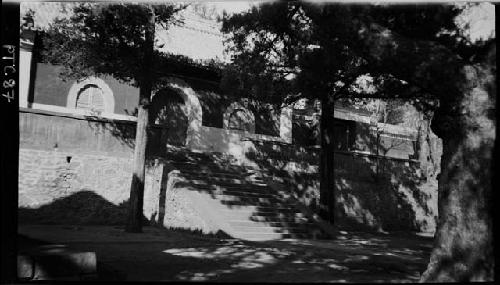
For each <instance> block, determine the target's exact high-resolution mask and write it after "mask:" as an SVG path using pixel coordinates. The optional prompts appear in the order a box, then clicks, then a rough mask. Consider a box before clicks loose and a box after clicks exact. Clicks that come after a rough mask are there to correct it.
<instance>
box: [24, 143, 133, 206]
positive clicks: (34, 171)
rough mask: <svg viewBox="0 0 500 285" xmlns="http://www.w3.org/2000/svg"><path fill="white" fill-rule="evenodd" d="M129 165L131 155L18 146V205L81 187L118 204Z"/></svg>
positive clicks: (127, 183)
mask: <svg viewBox="0 0 500 285" xmlns="http://www.w3.org/2000/svg"><path fill="white" fill-rule="evenodd" d="M68 157H71V160H70V162H68V161H67V158H68ZM131 165H132V161H131V158H124V157H116V156H106V155H95V154H92V155H91V154H83V153H74V152H61V151H57V150H52V151H50V150H49V151H47V150H36V149H27V148H22V147H21V148H20V149H19V203H18V206H19V207H27V208H37V207H39V206H41V205H44V204H48V203H50V202H52V201H54V200H55V199H57V198H62V197H66V196H69V195H71V194H74V193H76V192H78V191H82V190H90V191H93V192H95V193H96V194H98V195H100V196H102V197H103V198H105V199H106V200H108V201H110V202H112V203H114V204H119V203H121V202H123V201H125V200H127V199H128V196H129V192H128V189H129V187H130V181H131V180H130V179H131V175H130V174H131V173H132V172H131V171H132V169H131Z"/></svg>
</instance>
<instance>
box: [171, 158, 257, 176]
mask: <svg viewBox="0 0 500 285" xmlns="http://www.w3.org/2000/svg"><path fill="white" fill-rule="evenodd" d="M171 163H172V165H173V166H175V167H176V168H180V169H186V170H187V169H189V170H200V169H208V170H213V171H217V170H219V171H221V172H229V173H235V174H239V173H248V170H247V169H246V168H244V167H241V166H235V165H232V164H229V165H228V164H225V165H219V164H216V163H213V162H209V163H200V162H188V161H185V162H179V161H173V162H171Z"/></svg>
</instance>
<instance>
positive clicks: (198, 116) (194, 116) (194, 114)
mask: <svg viewBox="0 0 500 285" xmlns="http://www.w3.org/2000/svg"><path fill="white" fill-rule="evenodd" d="M164 80H165V81H166V82H167V84H166V85H165V87H164V88H163V89H161V90H159V91H158V92H156V93H155V94H154V95H153V98H152V99H151V101H152V108H154V105H155V102H156V100H160V101H161V100H162V99H160V97H161V96H158V95H161V94H162V93H161V92H162V90H164V92H167V93H168V92H170V93H175V95H174V97H176V98H177V99H163V100H174V102H177V103H175V104H176V105H177V106H179V107H176V108H177V112H180V111H182V116H183V118H182V119H180V120H182V121H180V120H178V121H177V123H178V125H177V126H178V127H179V128H180V127H181V126H182V129H179V130H178V131H179V133H180V134H182V137H183V138H184V139H183V140H181V139H180V136H178V138H177V139H174V140H177V143H178V144H181V145H183V146H190V143H191V141H193V140H196V136H197V134H198V133H199V131H200V130H201V126H202V109H201V104H200V101H199V100H198V96H197V95H196V92H195V91H194V90H193V89H192V88H191V87H190V86H189V85H188V84H187V83H186V82H184V81H183V80H181V79H178V78H174V77H170V78H167V79H164ZM167 97H168V96H167ZM181 101H182V103H181ZM181 105H182V106H181ZM160 106H161V104H160ZM159 109H161V108H159ZM159 111H160V110H155V111H153V110H151V111H150V123H151V124H153V123H155V121H156V120H157V119H159V121H161V116H160V117H158V114H160V113H159ZM153 112H155V114H156V115H151V114H152V113H153ZM179 124H181V125H179ZM167 137H168V135H167ZM163 141H165V140H163ZM166 141H167V142H168V139H167V140H166Z"/></svg>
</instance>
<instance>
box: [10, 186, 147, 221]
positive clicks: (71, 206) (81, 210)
mask: <svg viewBox="0 0 500 285" xmlns="http://www.w3.org/2000/svg"><path fill="white" fill-rule="evenodd" d="M127 214H128V200H127V201H124V202H122V203H120V204H119V205H115V204H113V203H111V202H109V201H108V200H106V199H105V198H104V197H102V196H100V195H98V194H96V193H95V192H93V191H91V190H81V191H78V192H76V193H73V194H71V195H69V196H66V197H63V198H59V199H56V200H54V201H52V202H51V203H48V204H45V205H43V206H41V207H39V208H36V209H33V208H24V207H21V208H19V209H18V220H19V223H20V224H71V225H124V224H125V219H126V217H127ZM143 219H144V222H146V224H147V219H146V217H144V218H143Z"/></svg>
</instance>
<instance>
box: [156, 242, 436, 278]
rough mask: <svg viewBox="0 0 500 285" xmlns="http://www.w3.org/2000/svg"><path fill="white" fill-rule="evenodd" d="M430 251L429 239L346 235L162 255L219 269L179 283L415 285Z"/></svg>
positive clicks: (189, 273)
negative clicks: (409, 284)
mask: <svg viewBox="0 0 500 285" xmlns="http://www.w3.org/2000/svg"><path fill="white" fill-rule="evenodd" d="M430 249H431V240H430V239H424V238H417V237H415V236H412V237H396V238H394V237H383V236H374V235H370V236H369V235H367V234H361V233H359V234H348V233H345V234H344V235H343V239H339V240H336V241H328V242H315V241H307V240H303V241H300V240H299V241H286V242H285V241H276V242H261V243H259V242H242V241H235V240H231V241H225V242H223V243H221V244H218V245H217V246H212V247H188V248H171V249H167V250H165V251H164V253H167V254H169V255H173V256H176V257H177V258H181V257H182V258H192V259H199V260H213V261H215V262H217V263H218V264H220V266H219V268H217V269H215V270H206V269H204V270H203V269H202V270H200V269H196V268H190V269H185V270H182V271H180V272H178V273H177V274H176V275H175V276H174V278H175V280H182V281H233V282H238V281H239V282H241V281H243V280H246V281H253V282H262V281H266V282H273V281H274V282H276V281H281V282H331V281H334V282H335V281H337V282H339V281H347V282H373V281H385V282H387V281H412V280H413V281H416V280H418V278H419V275H420V272H422V271H423V270H424V269H425V266H426V263H427V257H428V255H429V253H430Z"/></svg>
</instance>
